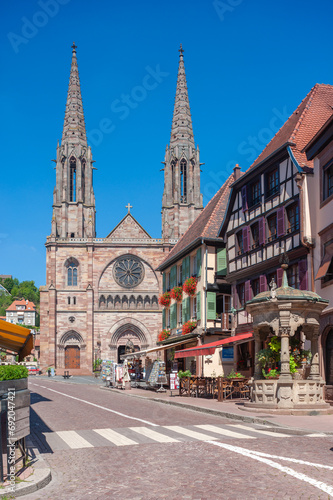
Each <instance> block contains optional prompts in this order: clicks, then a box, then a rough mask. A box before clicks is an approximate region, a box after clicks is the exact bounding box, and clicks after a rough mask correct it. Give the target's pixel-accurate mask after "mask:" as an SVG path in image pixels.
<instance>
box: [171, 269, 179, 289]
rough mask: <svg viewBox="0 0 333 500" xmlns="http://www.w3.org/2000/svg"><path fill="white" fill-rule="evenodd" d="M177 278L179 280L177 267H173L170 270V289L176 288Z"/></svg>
mask: <svg viewBox="0 0 333 500" xmlns="http://www.w3.org/2000/svg"><path fill="white" fill-rule="evenodd" d="M176 278H177V267H176V266H173V267H172V268H171V270H170V288H173V287H174V286H176Z"/></svg>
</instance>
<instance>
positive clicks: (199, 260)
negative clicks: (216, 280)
mask: <svg viewBox="0 0 333 500" xmlns="http://www.w3.org/2000/svg"><path fill="white" fill-rule="evenodd" d="M196 258H197V276H198V277H199V276H201V247H200V248H198V250H197V256H196Z"/></svg>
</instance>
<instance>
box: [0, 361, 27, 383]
mask: <svg viewBox="0 0 333 500" xmlns="http://www.w3.org/2000/svg"><path fill="white" fill-rule="evenodd" d="M27 376H28V368H26V367H25V366H21V365H2V366H0V381H1V380H17V379H20V378H26V377H27Z"/></svg>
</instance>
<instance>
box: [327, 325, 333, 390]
mask: <svg viewBox="0 0 333 500" xmlns="http://www.w3.org/2000/svg"><path fill="white" fill-rule="evenodd" d="M325 354H326V356H325V357H326V370H325V378H326V385H333V328H331V330H330V331H329V332H328V335H327V337H326V352H325Z"/></svg>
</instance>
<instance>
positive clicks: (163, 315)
mask: <svg viewBox="0 0 333 500" xmlns="http://www.w3.org/2000/svg"><path fill="white" fill-rule="evenodd" d="M164 328H165V309H163V311H162V329H163V330H164Z"/></svg>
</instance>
